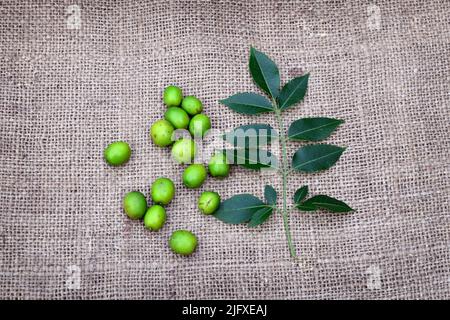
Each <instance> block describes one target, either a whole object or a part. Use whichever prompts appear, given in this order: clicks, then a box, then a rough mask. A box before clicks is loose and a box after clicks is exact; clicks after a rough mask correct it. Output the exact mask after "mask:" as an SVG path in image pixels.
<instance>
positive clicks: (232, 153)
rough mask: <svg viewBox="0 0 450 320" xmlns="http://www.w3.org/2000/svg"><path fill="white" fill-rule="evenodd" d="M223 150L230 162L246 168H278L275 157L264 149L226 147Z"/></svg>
mask: <svg viewBox="0 0 450 320" xmlns="http://www.w3.org/2000/svg"><path fill="white" fill-rule="evenodd" d="M224 151H225V153H226V156H227V160H228V162H229V163H230V164H238V165H240V166H243V167H245V168H248V169H261V168H274V169H276V168H278V160H277V157H275V156H274V155H273V154H272V153H271V152H270V151H267V150H264V149H227V150H224Z"/></svg>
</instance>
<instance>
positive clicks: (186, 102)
mask: <svg viewBox="0 0 450 320" xmlns="http://www.w3.org/2000/svg"><path fill="white" fill-rule="evenodd" d="M181 107H182V108H183V109H184V110H185V111H186V112H187V113H189V114H190V115H191V116H193V115H196V114H198V113H200V112H202V110H203V104H202V102H201V101H200V100H199V99H197V98H196V97H194V96H187V97H185V98H184V99H183V101H182V102H181Z"/></svg>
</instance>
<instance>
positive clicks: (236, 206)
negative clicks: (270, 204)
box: [214, 194, 267, 224]
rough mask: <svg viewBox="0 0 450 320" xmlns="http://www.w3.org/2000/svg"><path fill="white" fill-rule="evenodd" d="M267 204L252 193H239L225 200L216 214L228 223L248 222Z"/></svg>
mask: <svg viewBox="0 0 450 320" xmlns="http://www.w3.org/2000/svg"><path fill="white" fill-rule="evenodd" d="M264 207H267V205H266V204H265V203H264V202H263V201H262V200H260V199H259V198H257V197H255V196H254V195H251V194H237V195H234V196H232V197H231V198H229V199H227V200H225V201H223V202H222V203H221V204H220V207H219V209H218V210H217V211H216V212H215V213H214V216H215V217H216V218H217V219H219V220H221V221H223V222H226V223H231V224H238V223H244V222H248V221H249V220H250V219H251V218H252V216H253V214H254V213H255V212H256V211H258V210H259V209H261V208H264Z"/></svg>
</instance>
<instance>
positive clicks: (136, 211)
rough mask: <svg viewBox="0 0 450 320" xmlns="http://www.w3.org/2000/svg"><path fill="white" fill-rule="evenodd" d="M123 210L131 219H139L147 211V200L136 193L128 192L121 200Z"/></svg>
mask: <svg viewBox="0 0 450 320" xmlns="http://www.w3.org/2000/svg"><path fill="white" fill-rule="evenodd" d="M123 209H124V210H125V213H126V214H127V215H128V217H130V218H131V219H140V218H142V217H143V216H144V214H145V211H146V210H147V200H146V199H145V196H144V195H143V194H142V193H140V192H138V191H132V192H129V193H127V194H126V195H125V197H124V198H123Z"/></svg>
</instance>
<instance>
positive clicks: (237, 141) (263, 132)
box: [224, 123, 278, 149]
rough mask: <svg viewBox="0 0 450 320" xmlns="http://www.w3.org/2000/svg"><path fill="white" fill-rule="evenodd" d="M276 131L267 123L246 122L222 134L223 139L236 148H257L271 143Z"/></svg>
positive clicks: (276, 134) (276, 135) (275, 137)
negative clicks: (246, 123)
mask: <svg viewBox="0 0 450 320" xmlns="http://www.w3.org/2000/svg"><path fill="white" fill-rule="evenodd" d="M277 138H278V133H277V132H276V131H275V129H274V128H272V127H271V126H269V125H268V124H259V123H256V124H248V125H244V126H240V127H237V128H235V129H234V130H233V131H231V132H227V133H225V135H224V139H225V141H227V142H228V143H230V144H232V145H234V146H235V147H238V148H247V149H248V148H258V147H259V146H265V145H269V144H271V143H272V141H275V140H276V139H277Z"/></svg>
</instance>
